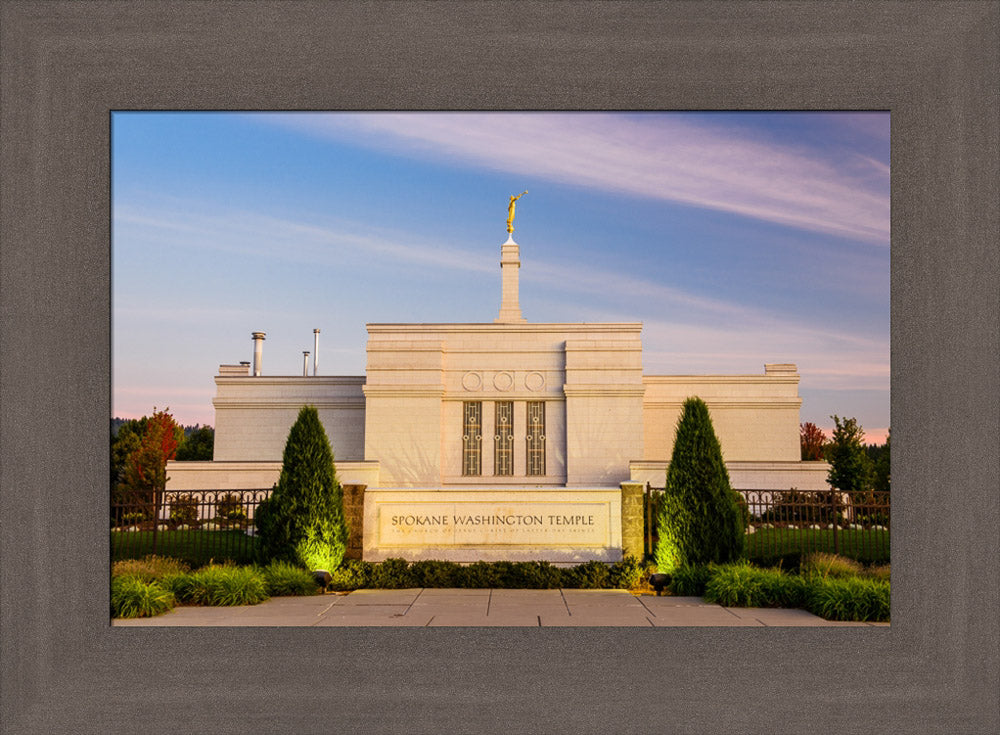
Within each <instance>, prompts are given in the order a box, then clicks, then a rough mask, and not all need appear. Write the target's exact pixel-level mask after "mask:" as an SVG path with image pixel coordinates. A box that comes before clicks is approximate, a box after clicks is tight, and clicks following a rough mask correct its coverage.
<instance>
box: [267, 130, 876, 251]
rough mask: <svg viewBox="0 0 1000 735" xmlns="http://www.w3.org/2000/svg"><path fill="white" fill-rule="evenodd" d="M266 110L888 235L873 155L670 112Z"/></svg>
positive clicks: (791, 221)
mask: <svg viewBox="0 0 1000 735" xmlns="http://www.w3.org/2000/svg"><path fill="white" fill-rule="evenodd" d="M271 119H273V120H274V121H276V122H280V123H281V124H283V125H288V126H291V127H294V128H297V129H300V130H305V131H308V132H310V133H313V134H317V135H321V136H329V137H333V138H338V139H339V138H344V137H348V138H351V139H354V140H355V141H356V142H361V143H364V144H367V145H371V146H374V147H379V148H391V149H393V150H397V151H399V150H402V151H404V152H410V153H412V154H413V155H416V156H421V157H438V158H440V157H441V156H446V157H449V158H452V159H456V160H465V161H469V162H473V163H476V164H478V165H484V166H487V167H489V168H492V169H494V170H499V171H508V172H515V173H521V174H527V175H531V176H538V177H542V178H550V179H554V180H558V181H561V182H564V183H570V184H574V185H579V186H586V187H589V188H596V189H602V190H607V191H620V192H623V193H627V194H632V195H638V196H643V197H649V198H654V199H663V200H668V201H676V202H680V203H684V204H690V205H694V206H700V207H707V208H710V209H717V210H722V211H727V212H734V213H737V214H741V215H745V216H748V217H754V218H757V219H762V220H767V221H770V222H776V223H779V224H783V225H789V226H792V227H798V228H802V229H806V230H810V231H816V232H823V233H828V234H834V235H839V236H845V237H850V238H854V239H858V240H862V241H865V242H870V243H874V244H878V245H883V246H886V247H887V246H888V245H889V191H888V186H887V182H888V168H887V167H886V166H884V164H880V163H879V162H877V161H872V160H871V159H866V160H858V161H854V162H846V163H844V164H842V165H838V166H836V167H834V166H831V165H830V164H828V163H825V162H823V161H821V160H819V159H818V158H815V157H810V155H808V154H807V153H806V152H803V151H800V150H793V149H791V148H789V147H785V146H780V145H776V144H771V143H763V142H760V141H753V140H746V139H740V138H738V137H734V136H733V135H727V134H723V133H721V132H719V131H718V130H715V129H707V128H705V127H703V126H699V125H696V124H694V123H692V122H690V121H689V120H685V119H684V118H682V117H657V118H656V119H655V120H654V119H652V118H651V119H643V118H626V117H621V116H607V115H599V114H588V113H549V114H537V113H525V114H520V113H518V114H515V113H504V114H484V113H434V114H417V113H377V114H376V113H368V114H361V115H341V114H333V115H326V116H301V115H287V116H284V115H283V116H274V118H271ZM873 177H874V179H875V183H874V185H873V182H872V179H873Z"/></svg>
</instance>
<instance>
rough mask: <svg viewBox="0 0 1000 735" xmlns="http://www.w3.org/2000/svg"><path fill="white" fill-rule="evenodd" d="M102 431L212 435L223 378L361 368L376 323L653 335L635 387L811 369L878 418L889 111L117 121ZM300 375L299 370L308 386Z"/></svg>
mask: <svg viewBox="0 0 1000 735" xmlns="http://www.w3.org/2000/svg"><path fill="white" fill-rule="evenodd" d="M111 130H112V135H111V146H112V151H111V154H112V155H111V168H112V171H111V191H112V243H111V245H112V248H111V251H112V272H111V275H112V414H113V415H114V416H120V417H127V418H137V417H140V416H143V415H148V414H150V413H151V412H152V411H153V409H154V407H155V408H158V409H163V408H169V410H170V412H171V413H172V414H173V415H174V418H175V419H176V420H177V421H178V422H179V423H181V424H196V423H200V424H209V425H212V424H214V411H213V408H212V396H213V395H214V392H215V385H214V382H213V378H214V376H215V375H216V374H217V373H218V367H219V365H220V364H235V363H238V362H240V361H241V360H250V359H251V356H252V351H253V343H252V342H251V339H250V334H251V332H253V331H263V332H266V333H267V338H266V341H265V343H264V351H263V372H264V373H265V374H270V375H301V374H302V352H303V351H304V350H309V351H312V350H313V329H315V328H318V329H320V330H321V333H320V341H319V372H320V374H323V375H364V372H365V343H366V339H367V333H366V331H365V325H366V323H400V322H427V323H449V322H492V321H493V320H494V319H495V318H496V316H497V313H498V310H499V304H500V267H499V256H500V245H501V244H502V243H503V242H504V241H505V240H506V238H507V232H506V220H507V204H508V201H509V198H510V196H512V195H515V194H518V193H520V192H522V191H524V190H525V189H527V190H528V194H526V195H525V196H524V197H523V198H521V199H520V200H518V203H517V213H516V218H515V221H514V227H515V233H514V237H515V239H516V241H517V242H518V244H519V245H520V253H521V270H520V303H521V310H522V313H523V315H524V316H525V318H526V319H527V320H528V321H529V322H604V321H607V322H635V321H639V322H642V323H643V347H644V352H643V370H644V373H645V374H647V375H701V374H718V375H726V374H732V375H746V374H762V373H763V371H764V364H765V363H780V362H791V363H795V364H796V365H797V366H798V371H799V374H800V375H801V382H800V385H799V394H800V396H801V397H802V401H803V403H802V409H801V412H800V420H801V421H802V422H806V421H810V422H812V423H815V424H816V425H817V426H820V427H821V428H823V429H825V430H826V431H827V434H828V435H829V433H830V430H831V429H832V427H833V421H832V419H831V418H830V417H831V415H833V414H836V415H838V416H841V417H854V418H856V419H857V420H858V422H859V423H860V424H861V425H862V426H863V427H864V430H865V435H866V440H867V441H869V442H880V441H883V440H884V438H885V435H886V431H887V429H888V427H889V426H890V419H889V244H890V242H889V115H888V113H881V112H830V113H816V112H779V113H772V112H767V113H765V112H706V113H696V112H680V113H655V112H639V113H605V112H568V113H542V112H532V113H512V112H501V113H497V112H493V113H444V112H430V113H389V112H367V113H336V112H334V113H308V112H285V113H280V112H273V113H236V112H217V113H202V112H167V113H160V112H116V113H113V115H112V120H111ZM310 372H311V368H310Z"/></svg>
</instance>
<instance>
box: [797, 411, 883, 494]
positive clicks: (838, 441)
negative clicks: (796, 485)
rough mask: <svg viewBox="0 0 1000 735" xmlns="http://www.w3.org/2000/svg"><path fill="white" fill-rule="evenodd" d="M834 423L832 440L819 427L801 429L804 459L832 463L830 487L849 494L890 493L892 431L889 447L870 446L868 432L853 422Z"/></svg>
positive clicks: (839, 421) (846, 420)
mask: <svg viewBox="0 0 1000 735" xmlns="http://www.w3.org/2000/svg"><path fill="white" fill-rule="evenodd" d="M830 418H832V419H833V423H834V429H833V435H832V436H831V437H830V438H829V439H828V438H827V436H826V434H825V433H824V432H823V430H822V429H820V428H819V427H818V426H816V424H813V423H809V422H807V423H804V424H801V425H800V427H799V446H800V449H801V457H802V459H803V460H806V461H816V460H819V461H826V462H829V463H830V473H829V476H828V480H829V482H830V485H831V486H833V487H835V488H838V489H840V490H843V491H845V492H866V491H869V490H880V491H885V492H888V491H889V487H890V476H889V455H890V445H891V441H892V431H891V430H890V431H889V436H887V437H886V440H885V444H866V443H865V442H864V438H865V432H864V430H863V429H862V428H861V425H860V424H859V423H858V422H857V420H856V419H853V418H843V419H842V418H840V417H839V416H831V417H830Z"/></svg>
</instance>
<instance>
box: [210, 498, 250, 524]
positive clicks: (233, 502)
mask: <svg viewBox="0 0 1000 735" xmlns="http://www.w3.org/2000/svg"><path fill="white" fill-rule="evenodd" d="M215 514H216V516H218V517H219V518H222V519H224V520H227V521H241V520H244V519H245V518H246V517H247V513H246V510H245V509H244V507H243V500H242V498H240V496H239V494H238V493H226V494H225V495H223V496H221V497H220V498H219V499H218V500H217V501H216V502H215Z"/></svg>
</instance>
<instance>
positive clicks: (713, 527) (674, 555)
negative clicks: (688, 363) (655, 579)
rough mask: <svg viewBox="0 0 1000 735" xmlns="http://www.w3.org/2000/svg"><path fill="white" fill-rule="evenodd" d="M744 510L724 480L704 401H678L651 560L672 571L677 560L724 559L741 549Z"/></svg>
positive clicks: (725, 474) (679, 562) (686, 562)
mask: <svg viewBox="0 0 1000 735" xmlns="http://www.w3.org/2000/svg"><path fill="white" fill-rule="evenodd" d="M744 513H745V511H744V510H743V509H742V508H741V506H740V503H739V499H738V494H737V493H736V492H734V491H733V489H732V487H731V486H730V483H729V473H728V471H727V470H726V465H725V464H724V462H723V460H722V447H721V446H720V444H719V440H718V438H717V437H716V435H715V429H714V428H713V427H712V419H711V416H710V415H709V412H708V406H707V405H705V402H704V401H702V400H701V399H700V398H688V399H687V400H686V401H685V402H684V409H683V412H682V414H681V418H680V420H679V421H678V423H677V433H676V436H675V439H674V451H673V455H672V457H671V459H670V467H669V469H668V470H667V483H666V488H665V490H664V493H663V505H662V509H661V511H660V514H659V517H658V522H657V527H658V530H659V542H658V543H657V547H656V564H657V567H658V568H659V571H660V572H664V573H667V574H670V573H672V572H673V571H674V570H676V569H677V568H679V567H681V566H683V565H691V564H708V563H710V562H715V563H726V562H732V561H736V560H738V559H741V558H743V557H744V556H745V555H746V538H745V536H746V534H745V523H744Z"/></svg>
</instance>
